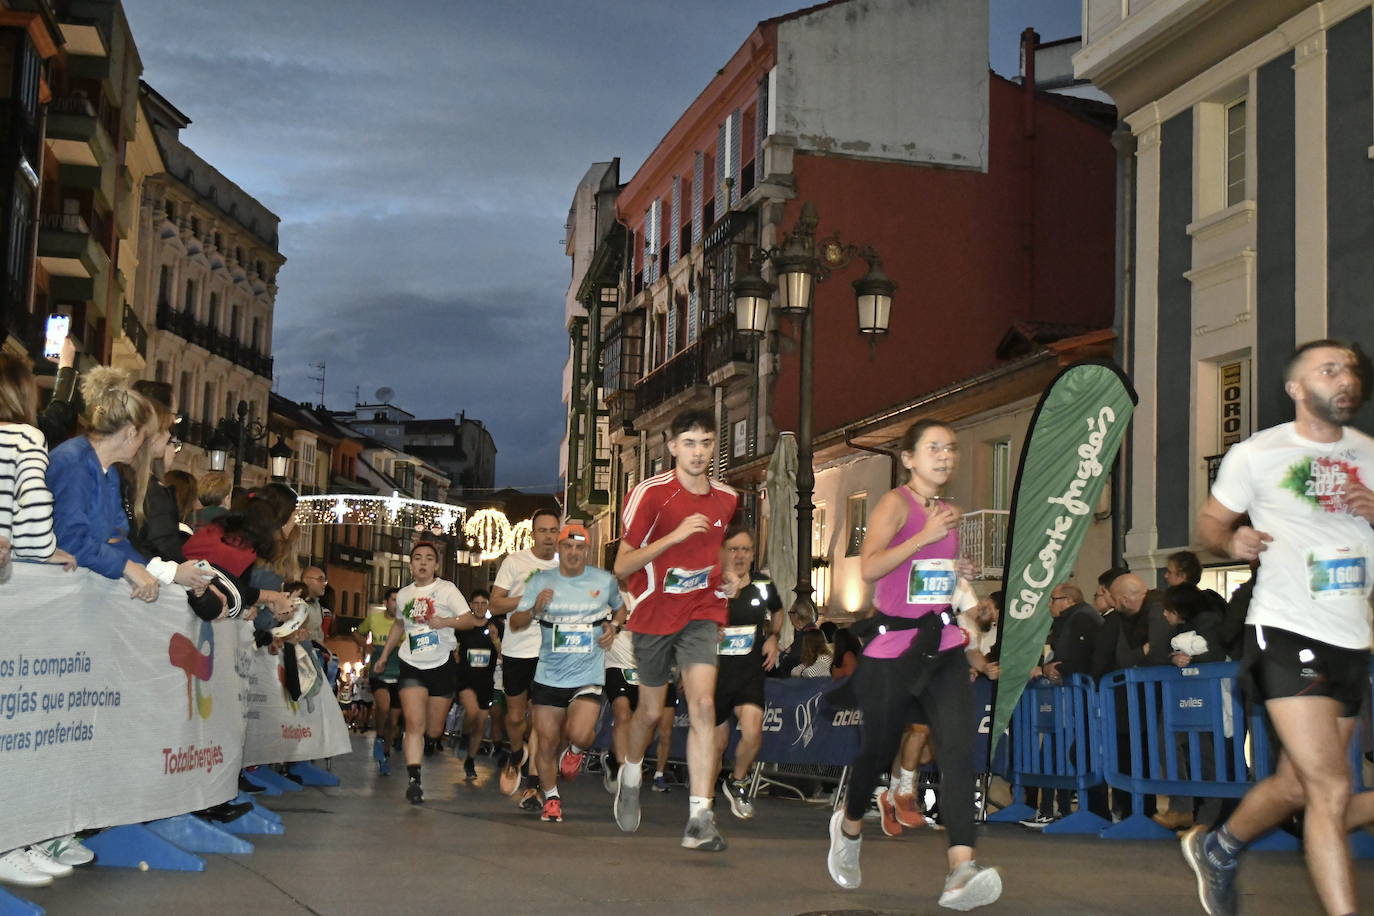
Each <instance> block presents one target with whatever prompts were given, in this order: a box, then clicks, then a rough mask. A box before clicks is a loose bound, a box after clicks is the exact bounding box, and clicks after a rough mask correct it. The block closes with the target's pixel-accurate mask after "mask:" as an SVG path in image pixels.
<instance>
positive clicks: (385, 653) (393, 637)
mask: <svg viewBox="0 0 1374 916" xmlns="http://www.w3.org/2000/svg"><path fill="white" fill-rule="evenodd" d="M405 631H406V625H405V624H403V623H401V619H400V618H399V617H398V618H396V622H395V623H393V624H392V625H391V632H390V633H388V634H386V645H385V646H383V647H382V651H381V654H380V655H378V656H377V660H376V661H374V662H373V663H372V670H373V671H375V672H377V673H378V674H381V672H382V671H383V670H384V669H385V668H386V663H387V660H388V659H390V658H391V653H392V652H393V651H394V650H395V648H396V647H397V646H398V645H400V643H401V637H402V636H403V635H404V634H405Z"/></svg>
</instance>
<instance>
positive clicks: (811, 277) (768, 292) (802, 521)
mask: <svg viewBox="0 0 1374 916" xmlns="http://www.w3.org/2000/svg"><path fill="white" fill-rule="evenodd" d="M818 223H819V218H818V217H817V215H816V208H815V207H814V206H813V205H812V204H810V203H806V204H803V205H802V209H801V215H800V216H799V217H798V219H797V223H796V225H795V226H794V227H793V228H792V231H791V233H789V234H788V235H787V236H786V237H785V238H784V239H783V242H782V245H781V246H779V247H777V248H768V249H760V250H759V251H758V252H756V253H755V255H754V257H753V259H752V260H751V261H750V268H749V270H748V271H747V272H746V273H744V274H743V275H742V276H740V277H739V278H738V279H737V280H735V282H734V283H733V284H732V285H731V295H732V296H733V298H734V300H735V321H736V327H737V328H738V330H739V331H740V332H741V333H745V334H756V335H762V334H764V333H765V332H766V331H767V328H768V307H769V305H770V303H771V302H772V296H773V293H774V292H776V293H777V303H776V305H774V306H773V307H774V308H775V309H776V310H777V311H778V312H779V313H781V314H784V315H789V316H792V317H793V318H794V320H796V321H797V322H798V323H799V324H800V325H801V329H800V330H801V346H800V352H799V356H800V376H801V378H800V389H801V390H800V392H799V396H798V399H797V587H796V589H795V591H796V594H797V600H796V602H795V603H794V604H793V605H792V608H793V609H794V610H803V611H805V612H807V614H808V615H809V616H808V619H812V620H814V619H815V618H816V616H817V615H816V603H815V601H814V600H813V598H812V593H813V591H814V589H813V588H812V585H811V525H812V517H813V511H814V509H815V506H814V504H813V503H812V501H811V497H812V494H813V492H814V491H815V488H816V474H815V471H814V469H813V468H812V463H813V447H812V442H811V394H812V371H813V365H814V362H815V359H814V357H815V345H814V340H813V338H812V327H811V315H812V311H813V309H812V303H813V300H814V298H815V287H816V284H817V283H821V282H824V281H825V280H826V279H828V278H829V277H830V275H831V274H832V273H833V272H835V271H838V270H842V269H844V268H845V267H847V266H849V264H850V263H852V262H853V260H854V259H855V258H856V257H857V258H861V259H863V260H864V261H865V262H867V264H868V272H867V273H866V274H864V276H863V277H861V278H860V279H858V280H855V281H854V284H853V285H854V296H855V303H856V305H857V306H858V319H859V333H861V334H868V335H870V338H869V343H870V346H872V345H873V343H874V342H875V341H876V339H877V335H879V334H886V333H887V328H888V321H889V319H890V318H891V316H892V294H893V292H894V291H895V290H896V288H897V284H896V283H894V282H892V280H890V279H889V278H888V277H887V275H886V274H884V273H883V269H882V258H880V257H879V255H878V252H877V251H876V250H874V248H873V247H872V246H871V245H865V246H864V247H862V248H860V247H858V246H855V245H851V244H847V243H845V242H843V241H842V240H841V239H840V234H839V232H835V233H834V234H833V235H830V236H828V237H826V238H823V239H820V240H819V241H817V239H816V226H817V224H818ZM765 264H771V265H772V266H773V272H774V275H775V276H776V277H777V284H776V286H775V285H774V284H772V283H769V282H768V281H767V280H765V279H763V277H762V275H761V269H762V267H763V266H764V265H765Z"/></svg>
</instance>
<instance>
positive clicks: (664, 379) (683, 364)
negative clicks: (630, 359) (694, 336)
mask: <svg viewBox="0 0 1374 916" xmlns="http://www.w3.org/2000/svg"><path fill="white" fill-rule="evenodd" d="M704 357H705V348H704V347H703V346H702V342H701V341H697V342H696V343H694V344H692V345H691V346H690V347H688V348H687V349H685V350H683V351H682V352H680V353H678V354H677V355H676V356H674V357H673V358H672V359H670V360H668V361H667V362H666V363H664V364H663V365H662V366H659V367H658V368H657V369H655V370H654V371H653V372H650V373H649V374H648V375H646V376H645V377H644V380H643V381H641V382H640V383H639V384H638V385H636V386H635V416H634V422H635V426H636V427H637V428H638V429H640V430H641V431H643V430H644V429H646V428H648V427H649V426H650V425H652V424H653V423H654V421H655V420H657V419H659V418H661V417H662V416H664V415H666V414H668V413H670V412H674V411H676V410H679V409H681V408H682V407H683V406H685V405H686V403H687V402H688V401H690V400H692V399H693V398H694V397H695V396H696V395H697V394H698V393H700V392H701V391H706V390H708V389H707V388H706V361H705V359H704Z"/></svg>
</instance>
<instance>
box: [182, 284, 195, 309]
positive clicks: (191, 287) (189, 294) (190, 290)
mask: <svg viewBox="0 0 1374 916" xmlns="http://www.w3.org/2000/svg"><path fill="white" fill-rule="evenodd" d="M181 310H182V311H183V312H185V313H186V314H188V315H194V314H195V311H196V281H195V280H187V281H186V301H185V302H183V303H182V304H181Z"/></svg>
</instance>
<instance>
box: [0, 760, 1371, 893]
mask: <svg viewBox="0 0 1374 916" xmlns="http://www.w3.org/2000/svg"><path fill="white" fill-rule="evenodd" d="M353 745H354V753H353V754H352V755H351V756H348V757H345V758H339V759H336V760H335V761H334V771H335V772H336V773H337V774H338V775H339V776H340V777H341V780H342V783H341V785H340V786H339V787H337V788H328V789H316V788H307V789H305V790H304V791H302V792H299V793H294V794H291V795H287V796H283V797H280V798H263V799H262V800H263V802H264V803H265V804H266V806H267V807H269V808H271V809H273V810H275V811H277V812H278V813H279V814H281V816H282V819H283V821H284V823H285V826H286V833H285V834H284V835H282V836H262V837H249V839H250V840H251V841H252V842H253V843H254V845H255V846H256V849H255V851H254V852H253V853H252V854H251V855H243V856H231V855H210V856H207V857H206V861H207V865H206V870H205V871H204V872H200V873H187V872H161V871H148V872H139V871H133V870H125V869H103V868H98V867H94V866H90V867H86V868H82V869H78V870H77V873H76V874H74V875H72V876H71V877H69V878H64V879H60V880H59V881H58V882H56V883H55V884H54V885H53V886H52V887H49V888H41V889H37V890H33V891H25V892H23V896H25V897H26V898H27V899H29V900H32V901H33V902H35V903H37V904H39V905H40V906H43V907H46V908H47V911H48V912H49V913H52V914H67V913H73V914H78V913H79V914H88V913H100V914H102V916H116V914H125V913H127V914H159V913H169V914H170V913H175V914H179V916H201V914H215V916H219V914H240V913H242V914H253V916H268V914H304V913H319V914H336V913H338V914H354V913H366V914H377V916H408V914H427V913H435V914H440V913H442V914H446V916H447V914H455V913H457V914H465V913H483V914H495V913H500V914H519V913H535V912H538V913H557V914H579V913H588V914H596V916H614V914H621V913H626V914H628V913H645V912H648V913H653V914H654V916H666V914H676V913H693V914H703V913H750V914H752V913H760V914H787V916H794V914H822V913H824V914H833V916H840V914H860V913H862V914H870V916H872V914H925V913H947V912H950V911H949V910H943V909H941V908H939V907H938V906H936V904H935V898H936V896H937V895H938V893H939V890H940V886H941V883H942V880H943V873H944V866H943V863H944V855H943V852H944V836H943V834H942V833H940V832H938V831H931V830H920V831H909V832H908V833H907V834H906V835H904V836H902V837H900V838H888V837H884V836H883V835H882V833H881V831H880V830H878V828H877V825H876V824H868V825H866V833H865V841H864V852H863V875H864V884H863V887H862V888H860V889H859V890H857V891H841V890H839V889H838V888H837V887H835V885H834V884H833V883H832V882H831V881H830V878H829V876H828V875H827V874H826V870H825V852H826V819H827V816H828V814H829V808H828V807H827V806H825V805H815V804H806V803H802V802H797V801H789V800H782V799H771V798H761V799H760V800H759V802H758V805H757V808H758V814H757V816H756V817H755V818H754V819H753V820H752V821H748V822H740V821H736V820H735V819H734V818H733V817H732V816H731V815H730V813H729V808H728V806H727V805H725V803H724V801H723V800H722V801H721V803H720V808H719V810H718V812H717V816H718V819H719V823H720V825H721V830H722V833H723V834H724V835H725V838H726V839H727V841H728V842H729V849H728V850H727V851H726V852H724V853H719V854H712V853H702V852H693V851H688V850H685V849H682V848H681V847H680V846H679V845H678V842H679V840H680V838H681V835H682V828H683V825H684V823H685V821H686V808H687V793H686V790H685V789H683V788H681V787H678V788H676V789H675V790H674V791H672V792H670V793H668V794H666V795H665V794H658V793H653V792H650V791H648V788H647V786H646V788H645V790H644V792H643V795H642V800H643V810H644V818H643V823H642V824H641V826H640V829H639V831H638V832H637V833H636V834H633V835H626V834H622V833H621V832H620V831H619V830H618V829H617V828H616V826H615V824H614V822H613V821H612V819H611V804H610V797H609V796H608V795H607V794H606V793H605V791H604V790H603V789H602V788H601V780H600V777H599V775H596V774H585V775H583V776H582V777H581V778H579V779H578V780H577V781H575V782H574V783H572V784H571V785H569V786H565V787H564V788H563V797H564V805H565V812H564V816H565V818H566V819H565V821H564V822H563V823H561V824H545V823H542V822H540V821H539V819H538V816H537V815H534V814H528V813H526V812H522V811H520V810H519V809H518V808H517V807H516V806H515V804H514V802H513V800H512V799H510V798H508V797H506V796H503V795H501V794H500V792H499V791H498V790H497V788H496V780H495V772H494V769H493V766H492V764H491V762H490V760H489V759H488V758H485V757H483V758H479V760H478V767H477V768H478V779H477V780H476V781H475V782H471V783H470V782H466V781H465V780H464V778H463V770H462V762H461V760H459V759H457V758H454V757H453V756H452V755H448V754H446V755H442V756H439V757H435V758H430V759H429V760H428V761H427V762H426V765H425V779H424V781H425V793H426V800H425V803H424V804H423V805H420V806H412V805H409V804H407V803H406V801H405V798H404V791H405V777H404V775H403V774H404V772H405V771H404V769H403V768H402V767H400V766H397V767H395V769H394V770H393V775H391V776H388V777H382V776H378V775H377V773H376V768H375V766H374V765H373V764H372V761H371V759H370V757H369V756H368V749H369V748H370V739H368V738H364V737H361V736H355V737H354V739H353ZM979 852H980V856H979V857H980V860H982V861H984V862H986V863H988V864H993V865H998V866H1000V867H1001V868H1002V870H1003V879H1004V884H1005V887H1006V892H1005V895H1004V896H1003V898H1002V900H1001V901H999V902H998V903H997V904H994V905H993V906H990V907H987V908H986V909H985V910H983V911H981V912H986V913H988V914H990V916H991V914H995V913H1017V914H1041V913H1044V914H1051V913H1053V914H1105V913H1112V914H1150V916H1154V914H1159V913H1200V912H1201V910H1200V909H1199V908H1198V906H1197V902H1196V897H1195V896H1194V887H1193V881H1192V877H1191V875H1190V874H1189V872H1188V871H1187V869H1186V868H1185V866H1184V865H1183V862H1182V859H1181V857H1180V856H1179V853H1178V848H1177V846H1176V844H1173V843H1165V842H1108V841H1103V840H1098V839H1093V838H1069V837H1046V836H1041V835H1037V834H1032V833H1030V832H1029V831H1026V830H1024V829H1022V828H1020V827H1015V826H1001V825H998V826H992V827H987V828H985V829H984V833H983V837H982V839H981V840H980V843H979ZM1357 869H1358V877H1359V882H1360V891H1361V896H1362V898H1363V899H1364V900H1365V901H1366V906H1374V869H1371V868H1369V867H1368V866H1367V865H1365V864H1358V865H1357ZM1241 891H1242V907H1243V908H1242V912H1243V913H1245V914H1247V916H1249V914H1267V913H1275V914H1280V913H1281V914H1299V913H1315V912H1319V909H1318V907H1317V906H1316V902H1315V899H1314V897H1313V894H1312V891H1311V888H1310V885H1309V884H1308V881H1307V877H1306V873H1305V870H1304V867H1303V863H1302V860H1301V858H1300V857H1299V856H1298V855H1296V854H1283V853H1252V854H1250V855H1249V856H1248V857H1247V859H1246V861H1245V864H1244V866H1243V871H1242V873H1241ZM0 909H2V908H0Z"/></svg>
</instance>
